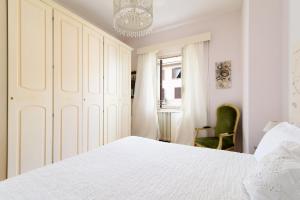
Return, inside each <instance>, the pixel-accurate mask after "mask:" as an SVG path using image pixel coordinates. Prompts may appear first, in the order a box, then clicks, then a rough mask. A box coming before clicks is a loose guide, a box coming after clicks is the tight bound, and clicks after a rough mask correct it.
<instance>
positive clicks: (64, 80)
mask: <svg viewBox="0 0 300 200" xmlns="http://www.w3.org/2000/svg"><path fill="white" fill-rule="evenodd" d="M79 37H81V25H80V24H77V23H76V22H75V23H74V22H72V21H70V19H62V20H61V90H63V91H65V92H71V93H78V92H79V89H80V88H79V85H80V76H81V74H79V73H80V70H81V69H80V67H81V65H80V63H79V58H80V57H81V55H79V54H80V53H81V47H80V46H81V44H80V43H81V38H79Z"/></svg>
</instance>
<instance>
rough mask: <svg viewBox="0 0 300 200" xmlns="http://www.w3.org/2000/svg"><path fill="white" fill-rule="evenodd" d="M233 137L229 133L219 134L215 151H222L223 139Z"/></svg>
mask: <svg viewBox="0 0 300 200" xmlns="http://www.w3.org/2000/svg"><path fill="white" fill-rule="evenodd" d="M231 136H233V134H229V133H221V134H219V145H218V148H217V149H220V150H222V147H223V139H224V138H225V137H231Z"/></svg>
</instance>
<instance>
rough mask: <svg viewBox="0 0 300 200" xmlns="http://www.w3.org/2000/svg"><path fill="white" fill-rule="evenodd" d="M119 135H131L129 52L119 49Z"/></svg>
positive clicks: (126, 49) (128, 50) (125, 49)
mask: <svg viewBox="0 0 300 200" xmlns="http://www.w3.org/2000/svg"><path fill="white" fill-rule="evenodd" d="M119 71H120V74H119V77H120V78H119V80H120V83H119V88H120V90H119V93H118V96H119V133H120V137H127V136H130V135H131V50H130V49H128V48H125V47H123V46H121V47H120V69H119Z"/></svg>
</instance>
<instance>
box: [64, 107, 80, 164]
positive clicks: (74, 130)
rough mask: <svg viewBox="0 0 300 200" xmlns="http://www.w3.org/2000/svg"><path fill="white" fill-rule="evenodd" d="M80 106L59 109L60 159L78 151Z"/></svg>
mask: <svg viewBox="0 0 300 200" xmlns="http://www.w3.org/2000/svg"><path fill="white" fill-rule="evenodd" d="M79 112H80V108H78V106H72V105H71V106H65V107H63V108H62V109H61V155H60V156H61V159H65V158H68V157H71V156H74V155H76V154H78V153H79V149H80V147H79V137H80V135H79V133H80V132H81V131H80V126H79V125H80V121H79V120H80V117H79V116H80V114H79Z"/></svg>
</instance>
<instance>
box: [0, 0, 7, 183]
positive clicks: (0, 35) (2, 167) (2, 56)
mask: <svg viewBox="0 0 300 200" xmlns="http://www.w3.org/2000/svg"><path fill="white" fill-rule="evenodd" d="M6 5H7V0H0V180H2V179H5V178H6V149H7V119H6V113H7V28H6V27H7V23H6V19H7V18H6V16H7V15H6V13H7V10H6V8H7V6H6Z"/></svg>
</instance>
